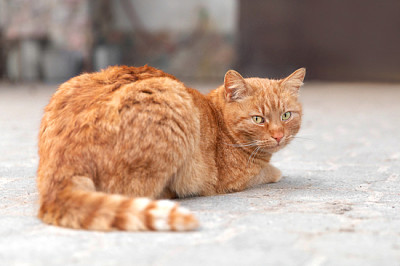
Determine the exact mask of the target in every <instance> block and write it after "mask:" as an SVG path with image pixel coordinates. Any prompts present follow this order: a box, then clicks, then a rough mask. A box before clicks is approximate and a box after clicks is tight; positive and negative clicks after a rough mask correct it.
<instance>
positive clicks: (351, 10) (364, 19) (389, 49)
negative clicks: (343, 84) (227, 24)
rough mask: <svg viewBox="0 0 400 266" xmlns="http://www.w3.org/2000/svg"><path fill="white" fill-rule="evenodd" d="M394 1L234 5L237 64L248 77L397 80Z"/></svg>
mask: <svg viewBox="0 0 400 266" xmlns="http://www.w3.org/2000/svg"><path fill="white" fill-rule="evenodd" d="M399 14H400V1H398V0H383V1H376V0H352V1H346V0H337V1H315V0H304V1H288V0H272V1H262V0H253V1H246V0H241V1H240V26H239V37H238V40H239V62H238V65H239V67H240V70H241V71H242V72H244V73H247V74H249V75H255V76H258V75H271V74H272V75H274V76H275V77H280V76H279V75H280V74H284V73H285V72H286V73H289V72H290V71H292V70H293V69H295V68H297V67H301V66H305V67H307V68H308V74H309V75H310V77H311V78H314V79H323V80H359V81H362V80H363V81H400V53H399V52H398V50H399V47H400V34H399V29H400V16H399Z"/></svg>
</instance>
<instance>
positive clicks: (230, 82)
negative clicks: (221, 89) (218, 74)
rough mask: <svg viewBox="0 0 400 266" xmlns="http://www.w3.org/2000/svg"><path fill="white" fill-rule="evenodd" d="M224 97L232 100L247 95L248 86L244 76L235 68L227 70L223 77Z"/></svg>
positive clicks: (229, 100)
mask: <svg viewBox="0 0 400 266" xmlns="http://www.w3.org/2000/svg"><path fill="white" fill-rule="evenodd" d="M224 86H225V99H226V100H227V101H228V102H234V101H237V100H240V99H243V98H244V97H246V96H248V95H249V88H248V87H247V85H246V81H245V80H244V78H243V77H242V76H241V75H240V74H239V73H238V72H236V71H235V70H229V71H228V72H226V74H225V78H224Z"/></svg>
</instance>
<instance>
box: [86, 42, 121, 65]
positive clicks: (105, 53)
mask: <svg viewBox="0 0 400 266" xmlns="http://www.w3.org/2000/svg"><path fill="white" fill-rule="evenodd" d="M121 57H122V56H121V50H120V48H119V47H118V46H115V45H98V46H96V48H95V50H94V52H93V70H95V71H99V70H101V69H105V68H107V67H108V66H112V65H119V64H121V61H122V60H121Z"/></svg>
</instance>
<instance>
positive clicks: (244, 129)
mask: <svg viewBox="0 0 400 266" xmlns="http://www.w3.org/2000/svg"><path fill="white" fill-rule="evenodd" d="M305 74H306V70H305V69H304V68H300V69H298V70H296V71H295V72H294V73H292V74H291V75H289V76H288V77H287V78H284V79H281V80H272V79H267V78H243V77H242V76H241V75H240V74H239V73H238V72H236V71H234V70H229V71H228V72H227V73H226V75H225V80H224V86H223V94H224V108H223V109H224V110H223V113H224V119H225V121H226V122H227V123H226V125H227V127H228V129H229V131H230V132H231V134H232V136H233V137H234V138H235V142H236V145H243V147H248V148H252V149H255V148H258V147H260V152H266V153H272V152H276V151H278V150H279V149H281V148H282V147H284V146H285V145H287V144H288V143H289V142H290V141H291V140H292V139H293V137H294V136H295V135H296V134H297V132H298V131H299V129H300V124H301V116H302V108H301V104H300V102H299V101H298V95H299V88H300V86H301V85H303V80H304V77H305Z"/></svg>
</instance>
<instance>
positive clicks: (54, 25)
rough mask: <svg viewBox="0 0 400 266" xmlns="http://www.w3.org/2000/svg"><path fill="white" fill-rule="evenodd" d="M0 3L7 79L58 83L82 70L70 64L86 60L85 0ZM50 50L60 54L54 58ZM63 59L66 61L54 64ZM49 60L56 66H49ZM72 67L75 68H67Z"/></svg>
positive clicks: (74, 64) (75, 64) (86, 0)
mask: <svg viewBox="0 0 400 266" xmlns="http://www.w3.org/2000/svg"><path fill="white" fill-rule="evenodd" d="M0 1H1V2H2V3H1V6H0V7H2V9H3V10H6V11H3V12H1V13H2V16H3V18H2V19H1V23H2V27H3V33H4V36H3V38H4V41H3V46H4V49H5V50H6V57H7V58H6V68H7V76H8V78H9V79H12V80H15V81H38V80H40V79H42V78H44V81H46V82H54V81H57V82H59V81H65V80H67V79H68V78H70V75H71V73H79V72H80V71H81V70H82V68H81V66H82V64H81V63H76V62H75V63H71V62H72V61H74V60H77V58H80V59H79V60H80V61H82V60H85V62H87V61H88V60H89V51H90V49H89V47H90V42H91V39H92V38H91V30H90V24H89V21H90V20H89V14H88V3H89V0H74V1H65V0H35V1H29V0H16V1H4V0H0ZM54 49H56V51H58V52H60V55H55V54H54V53H53V52H54V51H55V50H54ZM67 54H70V55H73V56H71V57H68V56H66V55H67ZM56 57H58V59H57V60H55V59H56ZM49 58H53V59H49ZM67 58H68V60H67V61H66V62H63V61H58V60H63V59H67ZM45 59H46V60H45ZM52 60H53V61H54V60H55V61H57V63H58V64H60V66H58V67H56V64H55V63H50V62H51V61H52ZM49 66H51V67H49ZM72 66H75V67H77V68H76V69H74V70H71V69H69V67H72ZM63 71H64V73H62V72H63ZM56 72H57V74H56ZM48 78H50V79H48Z"/></svg>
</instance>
